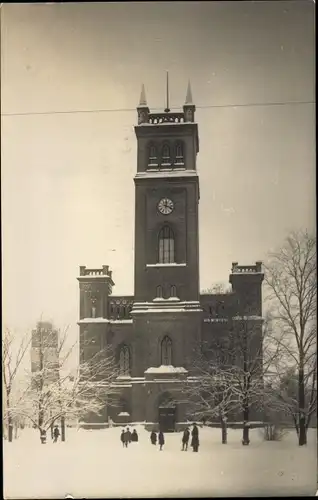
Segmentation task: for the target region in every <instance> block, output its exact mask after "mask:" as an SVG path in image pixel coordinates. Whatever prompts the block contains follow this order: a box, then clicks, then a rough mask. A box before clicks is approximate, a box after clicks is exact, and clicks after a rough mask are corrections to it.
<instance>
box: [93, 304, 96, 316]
mask: <svg viewBox="0 0 318 500" xmlns="http://www.w3.org/2000/svg"><path fill="white" fill-rule="evenodd" d="M92 318H96V307H95V306H92Z"/></svg>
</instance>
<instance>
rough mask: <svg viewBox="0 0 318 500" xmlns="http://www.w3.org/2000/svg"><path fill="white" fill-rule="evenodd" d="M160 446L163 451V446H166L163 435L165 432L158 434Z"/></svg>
mask: <svg viewBox="0 0 318 500" xmlns="http://www.w3.org/2000/svg"><path fill="white" fill-rule="evenodd" d="M158 444H159V446H160V448H159V449H160V451H161V450H162V447H163V445H164V444H165V437H164V435H163V432H162V431H159V434H158Z"/></svg>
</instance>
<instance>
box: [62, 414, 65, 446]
mask: <svg viewBox="0 0 318 500" xmlns="http://www.w3.org/2000/svg"><path fill="white" fill-rule="evenodd" d="M61 441H65V417H61Z"/></svg>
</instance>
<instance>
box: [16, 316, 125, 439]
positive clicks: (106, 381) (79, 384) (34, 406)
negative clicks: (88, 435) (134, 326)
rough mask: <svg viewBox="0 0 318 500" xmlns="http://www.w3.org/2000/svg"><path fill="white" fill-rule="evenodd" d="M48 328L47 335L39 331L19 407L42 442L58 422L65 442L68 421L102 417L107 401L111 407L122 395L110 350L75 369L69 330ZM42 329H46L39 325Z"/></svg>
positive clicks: (18, 412)
mask: <svg viewBox="0 0 318 500" xmlns="http://www.w3.org/2000/svg"><path fill="white" fill-rule="evenodd" d="M47 325H48V324H46V328H45V330H44V331H43V332H37V333H39V334H38V339H37V340H38V342H37V344H36V345H37V351H36V358H35V359H33V362H34V365H33V371H32V372H31V373H30V374H29V384H28V387H27V388H26V390H25V391H24V394H23V397H22V398H21V400H22V401H23V404H19V405H18V406H17V408H16V413H17V414H19V415H23V416H24V418H27V419H29V421H30V422H31V423H32V424H33V427H34V428H36V429H38V430H39V432H40V439H41V442H42V443H45V442H46V435H47V431H48V430H49V429H50V428H51V429H52V427H53V425H54V424H56V422H57V421H58V420H61V425H62V433H63V432H64V439H65V428H64V430H63V425H65V421H66V420H67V419H78V418H82V417H83V418H84V417H85V415H87V414H91V413H94V414H97V415H98V414H99V413H100V411H101V410H102V409H103V408H104V407H105V404H106V402H107V404H108V405H109V404H112V403H113V402H115V400H116V395H117V394H118V392H119V390H118V388H117V386H116V384H115V379H116V377H117V367H116V364H115V360H114V357H113V352H112V350H111V348H110V347H107V348H105V349H102V350H100V351H98V352H97V353H95V354H94V355H93V356H90V357H89V359H86V360H85V359H84V360H83V359H82V360H81V362H80V364H79V365H78V366H77V367H75V368H71V367H68V363H67V361H68V359H69V357H70V354H71V353H72V352H73V350H74V348H75V346H76V345H77V342H76V343H75V344H73V345H71V346H70V347H69V348H66V339H67V329H66V330H65V331H64V332H62V333H61V332H57V331H56V330H54V329H53V328H48V327H47ZM39 328H42V326H41V325H40V326H39V325H38V329H39ZM42 329H43V328H42ZM56 335H58V337H59V341H58V342H56V340H57V338H56ZM106 398H107V401H106Z"/></svg>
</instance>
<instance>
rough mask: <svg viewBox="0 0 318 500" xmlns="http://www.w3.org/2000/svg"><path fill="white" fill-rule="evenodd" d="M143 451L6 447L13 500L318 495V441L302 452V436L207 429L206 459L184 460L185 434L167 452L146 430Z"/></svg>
mask: <svg viewBox="0 0 318 500" xmlns="http://www.w3.org/2000/svg"><path fill="white" fill-rule="evenodd" d="M138 433H139V437H140V442H139V443H132V444H131V445H130V447H129V448H128V449H123V448H122V446H121V443H120V440H119V435H120V430H119V429H116V428H113V429H110V430H102V431H84V430H80V431H78V432H77V431H76V430H73V429H71V430H68V436H67V438H68V440H67V442H66V443H58V444H54V445H53V444H52V443H48V444H47V445H45V446H43V445H41V444H40V443H39V439H38V435H37V433H36V432H35V431H31V430H29V429H28V430H26V431H24V432H23V433H22V434H21V437H20V438H19V439H18V440H17V441H15V442H14V443H12V444H8V443H7V442H4V493H5V498H30V497H33V498H34V497H35V498H63V497H65V495H66V494H72V495H73V496H74V497H75V498H83V497H86V498H89V497H95V498H96V497H160V496H161V497H164V496H170V497H173V496H179V497H191V496H210V497H211V496H212V497H213V496H237V495H245V496H253V495H306V494H307V495H311V496H312V495H314V494H315V492H316V482H317V459H316V433H315V431H314V430H310V436H309V444H308V446H307V447H302V448H299V447H298V446H297V443H296V438H295V434H294V432H291V433H290V434H289V435H288V436H287V437H286V438H285V440H284V441H283V442H281V443H279V442H277V443H276V442H272V443H268V442H262V440H261V437H260V433H259V431H258V430H252V431H251V444H250V446H249V447H243V446H242V445H241V443H240V440H241V433H242V431H241V430H232V431H231V430H230V431H229V435H228V444H227V445H222V444H221V443H220V431H219V430H216V429H213V430H212V429H200V442H201V446H200V450H199V453H193V452H192V450H190V449H189V451H188V452H181V450H180V441H181V434H180V433H176V434H167V435H166V445H165V447H164V450H163V451H162V452H160V451H159V449H158V447H154V446H152V445H151V444H150V442H149V433H147V432H146V431H144V429H143V428H141V427H139V428H138Z"/></svg>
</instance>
